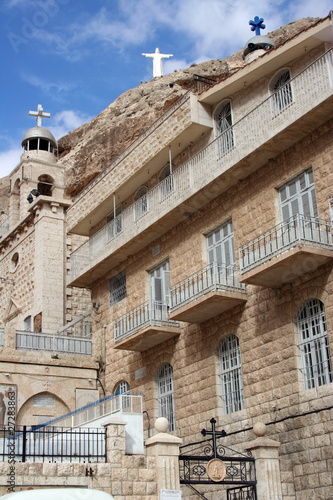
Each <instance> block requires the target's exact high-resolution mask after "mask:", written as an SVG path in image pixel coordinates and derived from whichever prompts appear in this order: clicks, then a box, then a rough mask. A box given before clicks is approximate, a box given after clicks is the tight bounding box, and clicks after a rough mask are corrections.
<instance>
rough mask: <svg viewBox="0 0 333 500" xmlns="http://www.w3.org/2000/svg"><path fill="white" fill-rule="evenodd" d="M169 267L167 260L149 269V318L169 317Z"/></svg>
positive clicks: (160, 319)
mask: <svg viewBox="0 0 333 500" xmlns="http://www.w3.org/2000/svg"><path fill="white" fill-rule="evenodd" d="M169 295H170V268H169V261H168V260H166V261H165V262H163V264H160V265H159V266H157V267H155V268H154V269H152V270H151V271H150V308H151V318H152V319H155V320H159V321H162V320H167V319H168V317H169V314H168V308H169Z"/></svg>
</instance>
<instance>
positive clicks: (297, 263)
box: [239, 215, 333, 288]
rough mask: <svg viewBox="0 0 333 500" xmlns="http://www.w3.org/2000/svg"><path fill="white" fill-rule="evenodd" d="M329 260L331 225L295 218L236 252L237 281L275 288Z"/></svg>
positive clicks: (298, 216)
mask: <svg viewBox="0 0 333 500" xmlns="http://www.w3.org/2000/svg"><path fill="white" fill-rule="evenodd" d="M332 258H333V245H332V225H331V224H330V223H329V222H325V221H320V220H318V219H315V218H312V217H305V216H302V215H295V216H293V217H291V218H290V219H289V220H288V221H286V222H282V223H281V224H278V225H277V226H275V227H274V228H273V229H271V230H269V231H268V232H266V233H263V234H261V235H260V236H258V237H257V238H255V239H254V240H252V241H250V242H248V243H246V244H245V245H243V246H241V247H240V248H239V259H240V269H241V277H240V281H241V283H247V284H251V285H259V286H265V287H269V288H275V287H279V286H281V285H283V284H284V283H288V282H291V281H293V280H294V279H296V278H298V277H300V276H303V275H304V274H306V273H308V272H311V271H314V270H316V269H317V268H318V267H320V266H322V265H323V264H326V263H327V262H329V261H330V260H331V259H332Z"/></svg>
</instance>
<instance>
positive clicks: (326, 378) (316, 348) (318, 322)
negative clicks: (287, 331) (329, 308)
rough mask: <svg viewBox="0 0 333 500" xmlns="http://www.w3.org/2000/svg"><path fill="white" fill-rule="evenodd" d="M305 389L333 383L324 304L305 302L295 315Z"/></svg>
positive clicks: (317, 300) (314, 301) (314, 300)
mask: <svg viewBox="0 0 333 500" xmlns="http://www.w3.org/2000/svg"><path fill="white" fill-rule="evenodd" d="M297 327H298V334H299V343H300V350H301V355H302V364H303V375H304V384H305V389H312V388H313V387H319V386H321V385H325V384H329V383H330V382H333V375H332V364H331V358H330V352H329V345H328V338H327V329H326V318H325V308H324V304H323V303H322V302H321V301H320V300H319V299H311V300H308V301H307V302H305V303H304V304H303V305H302V306H301V308H300V310H299V312H298V315H297Z"/></svg>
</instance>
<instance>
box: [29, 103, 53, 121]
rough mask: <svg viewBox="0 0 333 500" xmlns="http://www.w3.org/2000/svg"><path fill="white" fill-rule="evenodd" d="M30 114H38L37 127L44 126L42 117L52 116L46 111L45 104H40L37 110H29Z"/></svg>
mask: <svg viewBox="0 0 333 500" xmlns="http://www.w3.org/2000/svg"><path fill="white" fill-rule="evenodd" d="M29 116H36V121H37V127H41V126H42V118H50V116H51V115H50V113H44V111H43V106H42V105H41V104H38V106H37V111H29Z"/></svg>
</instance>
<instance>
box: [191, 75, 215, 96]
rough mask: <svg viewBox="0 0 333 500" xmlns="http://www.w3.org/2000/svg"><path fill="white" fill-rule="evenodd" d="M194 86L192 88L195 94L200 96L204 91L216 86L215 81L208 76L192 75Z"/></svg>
mask: <svg viewBox="0 0 333 500" xmlns="http://www.w3.org/2000/svg"><path fill="white" fill-rule="evenodd" d="M193 80H194V85H193V88H194V90H195V92H196V93H197V94H201V93H202V92H204V91H205V90H207V89H209V88H210V87H213V86H214V85H216V82H217V80H215V79H214V78H209V77H208V76H202V75H196V74H194V75H193Z"/></svg>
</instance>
